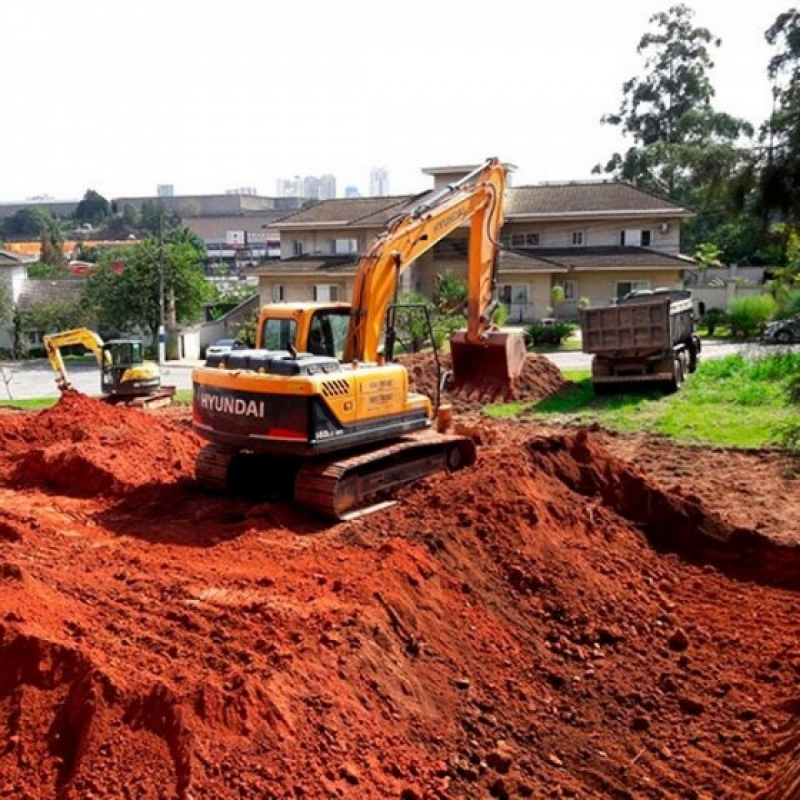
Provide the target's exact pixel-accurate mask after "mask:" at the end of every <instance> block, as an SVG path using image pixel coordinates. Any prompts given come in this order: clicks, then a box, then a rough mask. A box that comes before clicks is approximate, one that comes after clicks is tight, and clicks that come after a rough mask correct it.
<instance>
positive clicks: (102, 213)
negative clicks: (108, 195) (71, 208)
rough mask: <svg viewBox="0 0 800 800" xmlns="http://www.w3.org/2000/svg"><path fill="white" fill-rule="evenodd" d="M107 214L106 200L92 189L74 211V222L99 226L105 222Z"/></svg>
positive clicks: (107, 205)
mask: <svg viewBox="0 0 800 800" xmlns="http://www.w3.org/2000/svg"><path fill="white" fill-rule="evenodd" d="M109 213H110V212H109V204H108V200H106V199H105V197H103V196H102V195H100V194H98V193H97V192H96V191H94V189H89V190H87V192H86V194H85V195H84V196H83V200H81V201H80V203H78V206H77V208H76V209H75V220H76V222H79V223H88V224H90V225H100V224H101V223H102V222H105V220H106V218H107V217H108V215H109Z"/></svg>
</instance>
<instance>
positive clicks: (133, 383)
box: [43, 328, 175, 408]
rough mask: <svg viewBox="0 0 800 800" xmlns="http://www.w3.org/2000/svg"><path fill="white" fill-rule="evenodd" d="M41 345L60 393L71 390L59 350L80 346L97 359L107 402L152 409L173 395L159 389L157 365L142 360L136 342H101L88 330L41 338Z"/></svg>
mask: <svg viewBox="0 0 800 800" xmlns="http://www.w3.org/2000/svg"><path fill="white" fill-rule="evenodd" d="M43 343H44V348H45V351H46V352H47V358H48V359H49V360H50V366H51V367H52V368H53V370H54V371H55V373H56V385H57V386H58V388H59V390H60V391H61V392H66V391H70V390H73V389H74V387H73V386H72V384H71V383H70V382H69V379H68V378H67V370H66V367H65V365H64V359H63V358H62V356H61V348H62V347H69V346H71V345H81V346H82V347H83V348H84V349H85V350H89V351H91V352H92V353H93V354H94V357H95V358H96V359H97V363H98V365H99V367H100V389H101V392H102V394H103V399H104V400H106V401H107V402H110V403H125V404H127V405H132V406H136V407H146V408H155V407H158V406H162V405H168V404H169V403H170V402H171V401H172V397H173V396H174V394H175V387H174V386H162V385H161V373H160V372H159V369H158V365H157V364H155V363H153V362H152V361H145V360H144V348H143V346H142V343H141V342H140V341H139V340H137V339H111V340H109V341H107V342H104V341H103V340H102V339H101V338H100V337H99V336H98V335H97V334H96V333H94V331H90V330H89V329H88V328H74V329H73V330H69V331H62V332H61V333H53V334H50V335H48V336H44V337H43Z"/></svg>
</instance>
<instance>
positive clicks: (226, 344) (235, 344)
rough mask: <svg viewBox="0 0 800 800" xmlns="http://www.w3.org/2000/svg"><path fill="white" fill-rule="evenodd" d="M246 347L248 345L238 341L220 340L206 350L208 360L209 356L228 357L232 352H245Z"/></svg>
mask: <svg viewBox="0 0 800 800" xmlns="http://www.w3.org/2000/svg"><path fill="white" fill-rule="evenodd" d="M245 347H247V345H246V344H244V342H239V341H237V340H236V339H219V340H217V341H216V342H214V344H210V345H209V346H208V347H207V348H206V358H208V357H209V356H226V355H228V353H230V352H231V350H244V348H245Z"/></svg>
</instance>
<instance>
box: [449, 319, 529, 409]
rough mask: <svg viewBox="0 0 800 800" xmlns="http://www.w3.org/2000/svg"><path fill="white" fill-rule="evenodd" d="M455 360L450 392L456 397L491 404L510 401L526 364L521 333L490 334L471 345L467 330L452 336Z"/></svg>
mask: <svg viewBox="0 0 800 800" xmlns="http://www.w3.org/2000/svg"><path fill="white" fill-rule="evenodd" d="M450 355H451V358H452V361H453V375H452V382H451V389H452V391H453V392H454V393H456V394H461V395H464V396H467V397H475V398H478V399H481V400H486V401H488V402H492V401H499V400H506V399H510V398H511V397H512V396H513V394H514V389H515V383H516V379H517V378H519V376H520V375H521V374H522V367H523V365H524V363H525V341H524V339H523V337H522V334H521V333H517V332H509V331H489V332H488V333H486V334H484V336H483V338H481V340H480V341H479V342H470V341H469V340H468V339H467V334H466V332H464V331H457V332H456V333H454V334H452V336H451V337H450Z"/></svg>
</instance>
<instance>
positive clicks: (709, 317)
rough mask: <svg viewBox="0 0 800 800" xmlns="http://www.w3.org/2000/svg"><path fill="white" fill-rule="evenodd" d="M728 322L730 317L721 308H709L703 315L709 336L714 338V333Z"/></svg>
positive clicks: (703, 321)
mask: <svg viewBox="0 0 800 800" xmlns="http://www.w3.org/2000/svg"><path fill="white" fill-rule="evenodd" d="M727 322H728V315H727V314H726V313H725V312H724V311H723V310H722V309H721V308H709V309H708V311H706V313H705V314H704V315H703V319H702V323H703V325H705V326H706V328H707V329H708V335H709V336H713V335H714V331H715V330H716V329H717V328H718V327H719V326H720V325H725V324H726V323H727Z"/></svg>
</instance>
